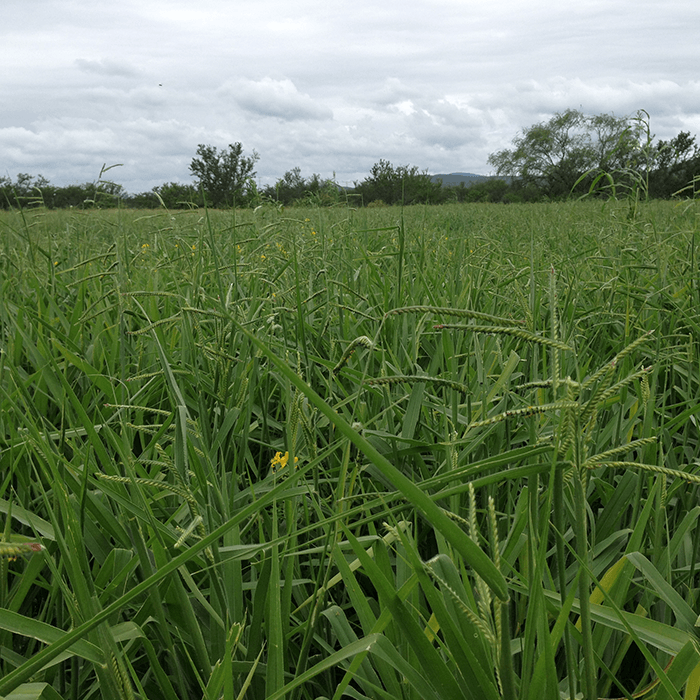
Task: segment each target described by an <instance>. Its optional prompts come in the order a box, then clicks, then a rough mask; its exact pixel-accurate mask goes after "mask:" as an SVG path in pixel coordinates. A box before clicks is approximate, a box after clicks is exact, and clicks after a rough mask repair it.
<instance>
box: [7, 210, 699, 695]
mask: <svg viewBox="0 0 700 700" xmlns="http://www.w3.org/2000/svg"><path fill="white" fill-rule="evenodd" d="M698 206H699V205H698V204H697V203H694V202H680V203H679V202H676V203H672V202H663V203H650V204H644V205H639V206H638V207H637V208H635V209H631V208H630V206H629V205H628V204H626V203H607V204H603V203H600V202H598V203H596V202H580V203H573V204H550V205H510V206H500V205H461V206H460V205H444V206H440V207H432V208H431V207H410V208H405V209H403V210H402V209H400V208H389V207H378V208H373V209H372V208H370V209H358V210H352V209H347V208H332V209H301V208H291V209H286V210H279V209H277V208H275V207H273V206H269V207H262V208H258V209H256V210H255V211H252V210H246V211H237V212H216V211H213V212H208V213H207V212H204V211H189V212H177V213H174V212H167V211H164V210H163V211H153V212H146V213H144V212H132V211H122V210H108V211H57V212H50V211H45V210H28V211H24V212H9V213H8V212H6V213H0V275H1V277H0V283H1V284H0V324H1V326H0V328H1V333H2V335H1V339H0V343H1V348H2V353H1V355H0V392H1V393H0V401H1V402H2V405H1V410H0V426H1V428H2V430H1V432H0V440H1V441H2V443H1V446H0V460H1V461H0V540H1V542H0V554H2V556H1V557H0V696H4V697H6V698H19V697H21V698H25V699H29V698H46V699H48V700H52V699H55V698H66V699H68V698H71V699H76V700H83V699H88V698H105V699H110V700H111V699H112V698H114V699H116V698H143V699H147V700H161V699H163V700H189V699H190V698H204V699H207V700H214V699H218V698H226V699H227V700H229V699H230V700H233V699H235V698H250V699H261V700H262V699H263V698H266V699H267V700H274V699H276V698H283V697H284V698H288V699H291V700H302V699H303V700H306V699H309V700H311V699H317V698H318V699H321V698H327V699H330V698H333V699H334V700H335V699H337V698H340V697H341V696H342V695H345V696H347V697H352V698H360V699H361V698H372V699H373V700H374V699H376V700H394V699H398V698H405V699H406V700H438V699H439V700H457V699H458V698H459V699H462V698H473V700H483V699H487V700H496V699H497V698H501V697H503V698H508V699H511V698H512V699H514V698H523V699H528V700H529V699H536V700H549V699H552V700H554V699H555V698H574V697H584V698H587V699H588V700H591V699H593V698H598V697H616V698H617V697H625V698H632V697H640V695H639V693H643V697H645V698H648V697H655V698H658V699H662V698H676V699H678V698H696V697H697V696H698V689H699V688H700V646H699V644H698V643H699V642H700V639H699V638H698V631H697V630H698V628H697V627H696V620H697V618H698V612H700V611H699V605H698V591H699V589H698V579H699V574H700V572H699V571H698V569H699V568H700V565H699V563H698V562H699V561H700V531H699V529H698V517H699V516H700V504H699V502H698V495H699V488H698V486H699V484H700V469H699V468H698V467H699V466H700V462H699V461H698V458H699V456H700V452H699V448H698V424H697V421H698V414H699V413H700V405H699V404H698V396H699V395H700V386H699V383H700V366H699V357H700V348H699V347H698V339H699V332H700V312H699V310H700V274H698V261H697V259H696V257H697V251H696V247H697V244H698V242H699V241H698V236H699V233H698V232H699V231H700V220H699V219H698V214H699V212H700V209H698Z"/></svg>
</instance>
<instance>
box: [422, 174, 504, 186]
mask: <svg viewBox="0 0 700 700" xmlns="http://www.w3.org/2000/svg"><path fill="white" fill-rule="evenodd" d="M430 179H431V180H432V181H433V182H437V181H438V180H442V184H443V185H444V186H445V187H458V186H459V183H460V182H463V183H464V186H465V187H470V186H471V185H475V184H476V183H477V182H484V181H485V180H491V179H494V178H492V177H491V176H489V175H477V174H476V173H447V174H443V173H438V174H437V175H431V176H430ZM498 179H500V180H504V179H506V178H498Z"/></svg>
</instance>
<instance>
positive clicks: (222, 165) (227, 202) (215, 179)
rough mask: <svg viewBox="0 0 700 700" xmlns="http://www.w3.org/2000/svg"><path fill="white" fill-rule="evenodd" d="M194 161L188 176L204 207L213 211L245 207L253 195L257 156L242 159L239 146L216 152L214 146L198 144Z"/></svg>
mask: <svg viewBox="0 0 700 700" xmlns="http://www.w3.org/2000/svg"><path fill="white" fill-rule="evenodd" d="M197 156H198V157H197V158H193V159H192V162H191V163H190V172H191V173H192V174H193V175H194V177H195V178H196V183H197V187H198V188H201V189H202V190H203V191H204V193H205V195H206V198H207V203H208V204H209V205H210V206H213V207H222V206H231V205H233V204H244V203H247V201H248V200H249V199H250V196H251V194H252V193H253V192H254V191H255V182H254V180H253V178H254V177H255V169H254V168H255V163H256V162H257V161H258V159H259V157H260V156H259V155H258V154H257V153H256V152H255V151H253V155H252V156H249V157H246V156H244V155H243V146H242V145H241V144H240V143H235V144H229V146H228V149H224V150H221V151H219V150H218V149H217V148H216V147H215V146H205V145H204V144H199V146H198V147H197Z"/></svg>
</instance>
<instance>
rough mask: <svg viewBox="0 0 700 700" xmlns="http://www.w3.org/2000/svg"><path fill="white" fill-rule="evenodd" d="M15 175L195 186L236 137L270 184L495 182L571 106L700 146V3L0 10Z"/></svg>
mask: <svg viewBox="0 0 700 700" xmlns="http://www.w3.org/2000/svg"><path fill="white" fill-rule="evenodd" d="M0 14H1V16H2V18H1V19H0V177H2V176H5V177H10V178H12V179H14V178H15V177H16V175H17V174H18V173H29V174H31V175H34V176H36V175H39V174H41V175H43V176H44V177H46V178H47V179H48V180H49V181H50V182H51V183H52V184H55V185H60V186H63V185H68V184H80V183H85V182H92V181H95V180H96V179H97V178H98V177H99V174H100V171H101V168H102V166H103V165H107V166H109V165H116V164H120V165H119V167H117V168H113V169H111V170H110V171H109V172H108V173H107V174H105V177H109V178H110V179H111V180H113V181H114V182H117V183H119V184H121V185H123V186H124V188H125V189H126V190H127V191H128V192H130V193H132V194H135V193H138V192H145V191H148V190H150V189H152V188H153V187H154V186H156V185H160V184H163V183H165V182H192V176H191V173H190V171H189V164H190V162H191V161H192V158H193V157H195V156H196V151H197V146H198V145H199V144H207V145H212V146H216V147H217V148H219V149H223V148H226V147H227V146H228V144H231V143H238V142H240V143H241V144H242V146H243V150H244V154H246V155H251V154H252V153H253V151H255V152H256V153H257V154H258V155H259V160H258V162H257V164H256V171H257V180H258V183H259V184H260V185H261V186H265V185H268V184H273V183H274V182H275V181H276V180H277V179H279V178H280V177H282V175H283V174H284V173H285V172H286V171H288V170H291V169H292V168H294V167H299V168H300V169H301V174H302V176H304V177H310V176H311V175H312V174H313V173H318V174H319V175H321V177H323V178H334V179H335V180H336V182H338V183H339V184H343V185H351V184H352V183H353V182H355V181H360V180H362V179H364V178H365V177H366V176H367V175H368V174H369V171H370V168H371V167H372V165H373V164H374V163H376V162H378V161H379V160H380V159H385V160H388V161H390V162H391V163H392V164H393V165H395V166H399V165H412V166H418V168H419V169H420V170H421V171H423V170H427V171H428V172H430V173H433V174H434V173H450V172H472V173H478V174H484V175H486V174H491V173H492V170H493V169H492V168H491V166H489V164H488V156H489V154H491V153H494V152H496V151H498V150H501V149H503V148H507V147H509V145H510V144H511V142H512V139H513V138H514V137H515V136H517V135H518V133H520V132H522V130H523V129H524V128H527V127H528V126H531V125H532V124H536V123H538V122H542V121H547V120H548V119H550V118H551V117H552V116H553V115H554V114H555V113H557V112H561V111H563V110H566V109H568V108H573V109H579V110H581V111H583V112H585V113H586V114H600V113H610V114H615V115H616V116H628V115H634V114H636V113H637V112H638V110H646V112H647V113H648V114H649V115H650V127H651V132H652V134H654V135H655V136H656V137H657V138H662V139H669V138H672V137H674V136H676V135H677V134H678V133H679V132H680V131H689V132H691V134H693V135H698V138H699V140H700V73H699V72H698V66H699V65H700V60H699V59H700V48H699V47H700V41H698V31H699V29H700V2H698V1H697V0H665V1H664V2H660V1H659V0H578V1H575V2H571V1H570V0H546V1H545V0H478V1H475V0H382V2H377V0H354V1H353V2H346V1H340V0H324V1H323V2H320V1H319V0H294V1H293V2H292V1H290V0H247V1H246V2H242V1H240V0H188V1H187V2H183V1H181V0H112V1H111V2H109V3H107V2H95V0H2V8H1V11H0Z"/></svg>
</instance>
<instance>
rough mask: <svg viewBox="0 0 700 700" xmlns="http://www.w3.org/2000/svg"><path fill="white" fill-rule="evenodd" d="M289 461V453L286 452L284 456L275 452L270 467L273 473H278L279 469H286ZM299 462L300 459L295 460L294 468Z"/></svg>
mask: <svg viewBox="0 0 700 700" xmlns="http://www.w3.org/2000/svg"><path fill="white" fill-rule="evenodd" d="M288 461H289V452H285V453H284V454H282V453H281V452H275V456H274V457H273V458H272V459H271V460H270V467H271V469H272V471H273V472H274V471H276V470H277V469H284V468H285V467H286V466H287V462H288ZM298 461H299V457H295V458H294V466H296V464H297V462H298Z"/></svg>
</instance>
